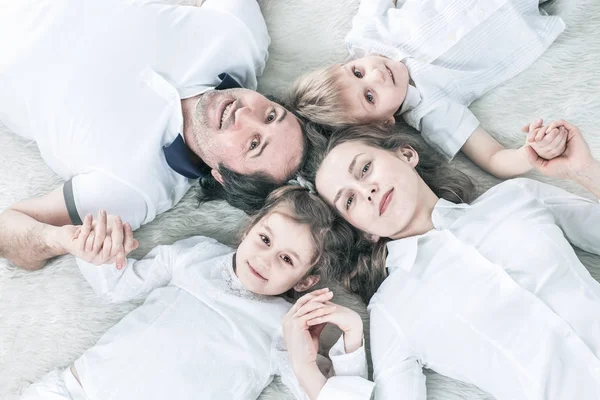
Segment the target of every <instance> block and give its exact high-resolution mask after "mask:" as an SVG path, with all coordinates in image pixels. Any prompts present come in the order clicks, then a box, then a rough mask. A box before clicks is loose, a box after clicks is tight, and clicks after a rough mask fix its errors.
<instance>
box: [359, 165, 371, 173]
mask: <svg viewBox="0 0 600 400" xmlns="http://www.w3.org/2000/svg"><path fill="white" fill-rule="evenodd" d="M370 168H371V162H368V163H366V164H365V166H364V167H363V169H362V171H361V173H362V176H365V174H366V173H367V172H369V169H370Z"/></svg>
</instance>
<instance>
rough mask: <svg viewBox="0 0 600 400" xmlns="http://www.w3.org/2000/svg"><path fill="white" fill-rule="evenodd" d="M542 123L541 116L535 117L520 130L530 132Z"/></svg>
mask: <svg viewBox="0 0 600 400" xmlns="http://www.w3.org/2000/svg"><path fill="white" fill-rule="evenodd" d="M543 123H544V120H543V119H541V118H538V119H536V120H535V121H533V122H532V123H530V124H526V125H525V126H523V128H521V132H525V133H530V132H531V131H533V130H535V129H537V128H540V127H541V126H542V125H543Z"/></svg>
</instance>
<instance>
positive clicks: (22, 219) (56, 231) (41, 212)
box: [0, 186, 77, 270]
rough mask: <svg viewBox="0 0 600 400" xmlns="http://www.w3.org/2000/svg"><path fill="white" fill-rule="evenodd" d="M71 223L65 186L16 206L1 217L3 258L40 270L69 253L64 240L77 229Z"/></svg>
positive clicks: (0, 243) (0, 247) (1, 255)
mask: <svg viewBox="0 0 600 400" xmlns="http://www.w3.org/2000/svg"><path fill="white" fill-rule="evenodd" d="M70 224H71V220H70V218H69V214H68V212H67V207H66V205H65V200H64V197H63V191H62V186H61V187H59V188H57V189H55V190H53V191H52V192H50V193H48V194H46V195H44V196H42V197H37V198H34V199H29V200H24V201H20V202H18V203H15V204H13V205H11V206H10V207H9V208H8V209H6V210H5V211H4V212H3V213H2V214H0V257H4V258H7V259H8V260H9V261H10V262H12V263H13V264H15V265H17V266H19V267H22V268H25V269H29V270H34V269H38V268H41V267H43V266H44V265H45V263H46V260H48V259H49V258H52V257H56V256H60V255H63V254H67V252H68V249H67V248H66V247H65V246H64V244H65V241H66V240H68V239H70V238H71V237H72V236H73V234H74V233H75V231H76V230H77V227H74V226H72V225H70ZM61 226H62V228H61Z"/></svg>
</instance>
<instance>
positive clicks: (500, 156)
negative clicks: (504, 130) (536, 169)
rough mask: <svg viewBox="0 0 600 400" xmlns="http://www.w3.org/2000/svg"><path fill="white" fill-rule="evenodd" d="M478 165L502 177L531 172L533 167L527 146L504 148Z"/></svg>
mask: <svg viewBox="0 0 600 400" xmlns="http://www.w3.org/2000/svg"><path fill="white" fill-rule="evenodd" d="M478 165H479V166H480V167H481V168H483V169H485V170H486V171H487V172H489V173H490V174H492V175H494V176H495V177H497V178H500V179H508V178H514V177H516V176H519V175H523V174H525V173H527V172H529V171H530V170H531V169H532V168H533V167H532V166H531V164H530V163H529V161H528V159H527V153H526V152H525V148H524V147H521V148H519V149H502V150H498V151H497V152H495V153H493V154H492V155H491V156H490V157H489V159H488V160H487V161H482V163H481V164H479V163H478Z"/></svg>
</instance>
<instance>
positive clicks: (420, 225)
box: [391, 180, 440, 240]
mask: <svg viewBox="0 0 600 400" xmlns="http://www.w3.org/2000/svg"><path fill="white" fill-rule="evenodd" d="M439 199H440V198H439V197H437V196H436V194H435V193H433V191H432V190H431V188H430V187H429V186H427V184H425V182H423V181H422V180H420V182H419V203H418V204H419V205H418V207H417V209H416V210H415V213H414V214H413V217H412V219H411V221H410V223H409V224H408V225H407V226H406V227H405V228H404V229H402V231H400V232H398V233H397V234H395V235H393V236H392V237H391V239H393V240H396V239H403V238H407V237H411V236H418V235H422V234H424V233H427V232H429V231H431V230H432V229H434V226H433V219H432V215H433V209H434V208H435V205H436V204H437V202H438V200H439Z"/></svg>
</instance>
